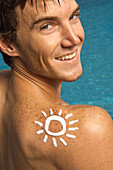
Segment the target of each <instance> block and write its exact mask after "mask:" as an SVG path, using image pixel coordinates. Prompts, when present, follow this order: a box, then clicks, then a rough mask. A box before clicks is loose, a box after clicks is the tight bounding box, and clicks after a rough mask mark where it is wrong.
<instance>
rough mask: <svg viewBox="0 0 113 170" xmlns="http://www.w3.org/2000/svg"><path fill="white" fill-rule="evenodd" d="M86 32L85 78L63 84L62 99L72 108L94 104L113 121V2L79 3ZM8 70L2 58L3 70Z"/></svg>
mask: <svg viewBox="0 0 113 170" xmlns="http://www.w3.org/2000/svg"><path fill="white" fill-rule="evenodd" d="M78 2H79V4H80V6H81V16H80V19H81V21H82V24H83V27H84V29H85V37H86V38H85V42H84V45H83V49H82V53H81V61H82V65H83V70H84V72H83V75H82V76H81V78H80V79H79V80H77V81H76V82H72V83H65V82H64V83H63V84H62V93H61V97H62V99H63V100H65V101H66V102H68V103H69V104H91V105H97V106H101V107H103V108H104V109H106V110H107V111H108V112H109V114H110V115H111V116H112V118H113V66H112V65H113V52H112V51H113V0H107V1H106V0H84V1H83V0H78ZM4 68H8V66H6V65H5V64H4V62H3V60H2V57H1V56H0V70H2V69H4Z"/></svg>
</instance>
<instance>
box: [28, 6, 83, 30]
mask: <svg viewBox="0 0 113 170" xmlns="http://www.w3.org/2000/svg"><path fill="white" fill-rule="evenodd" d="M79 10H80V5H78V6H77V7H76V9H74V11H73V12H72V15H73V14H75V13H76V12H77V11H79ZM42 21H58V18H57V17H56V16H55V17H54V16H47V17H42V18H39V19H38V20H36V21H35V22H33V23H32V24H31V29H33V27H34V25H35V24H38V23H40V22H42Z"/></svg>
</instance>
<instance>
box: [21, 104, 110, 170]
mask: <svg viewBox="0 0 113 170" xmlns="http://www.w3.org/2000/svg"><path fill="white" fill-rule="evenodd" d="M38 109H39V106H38ZM39 110H40V111H39V112H38V114H37V116H33V117H32V118H33V120H32V119H30V121H32V122H33V123H32V124H31V125H30V126H31V128H30V129H31V130H30V129H29V128H28V131H29V132H27V131H26V132H25V134H28V133H29V134H30V140H29V135H28V136H27V137H28V138H26V139H27V142H26V140H24V142H25V143H28V145H30V146H31V145H33V147H34V148H35V149H34V150H35V152H36V155H37V156H39V157H40V156H42V158H47V160H48V159H49V160H51V162H52V163H53V164H55V166H56V167H59V168H58V169H63V170H64V169H65V170H67V169H72V170H75V169H77V170H79V169H82V170H90V169H92V170H95V169H96V170H100V169H106V170H109V169H112V167H113V123H112V119H111V117H110V116H109V114H108V113H107V112H106V111H105V110H104V109H102V108H100V107H95V106H80V105H78V106H69V107H62V106H51V105H50V106H49V105H47V106H46V107H44V106H42V107H40V109H39ZM39 113H40V114H39ZM26 123H27V122H26ZM27 124H30V122H28V123H27ZM27 124H26V125H25V126H26V127H28V125H27ZM21 132H23V130H21ZM22 136H24V138H25V135H22ZM31 136H32V138H31ZM28 141H30V144H29V142H28ZM35 143H36V144H35ZM28 145H27V144H25V148H26V151H27V152H28ZM26 151H25V152H26ZM37 153H40V154H39V155H38V154H37ZM29 154H30V155H32V154H31V151H30V150H29ZM38 159H39V158H38V157H37V160H38ZM41 166H42V165H41Z"/></svg>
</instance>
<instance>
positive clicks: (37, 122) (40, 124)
mask: <svg viewBox="0 0 113 170" xmlns="http://www.w3.org/2000/svg"><path fill="white" fill-rule="evenodd" d="M35 123H36V124H38V125H39V126H41V127H42V126H43V123H41V122H39V121H35Z"/></svg>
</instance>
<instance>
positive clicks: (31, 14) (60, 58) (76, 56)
mask: <svg viewBox="0 0 113 170" xmlns="http://www.w3.org/2000/svg"><path fill="white" fill-rule="evenodd" d="M37 10H38V11H37ZM37 10H36V6H35V5H34V6H31V4H30V2H29V1H27V3H26V6H25V8H24V10H23V14H22V13H21V11H20V10H19V8H17V15H18V18H19V30H18V31H17V49H18V52H19V57H20V59H21V61H22V63H23V64H24V66H25V67H26V68H27V69H28V70H29V71H30V72H31V73H32V74H35V76H41V77H44V79H45V78H50V79H52V80H53V79H54V80H59V81H74V80H76V79H77V78H78V77H80V76H81V74H82V67H81V62H80V51H81V47H82V44H83V40H84V31H83V28H82V25H81V23H80V20H79V18H78V14H79V6H78V4H77V3H76V2H75V0H60V5H59V3H58V2H57V0H55V1H52V0H47V1H46V10H45V9H44V4H43V1H42V0H38V2H37Z"/></svg>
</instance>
